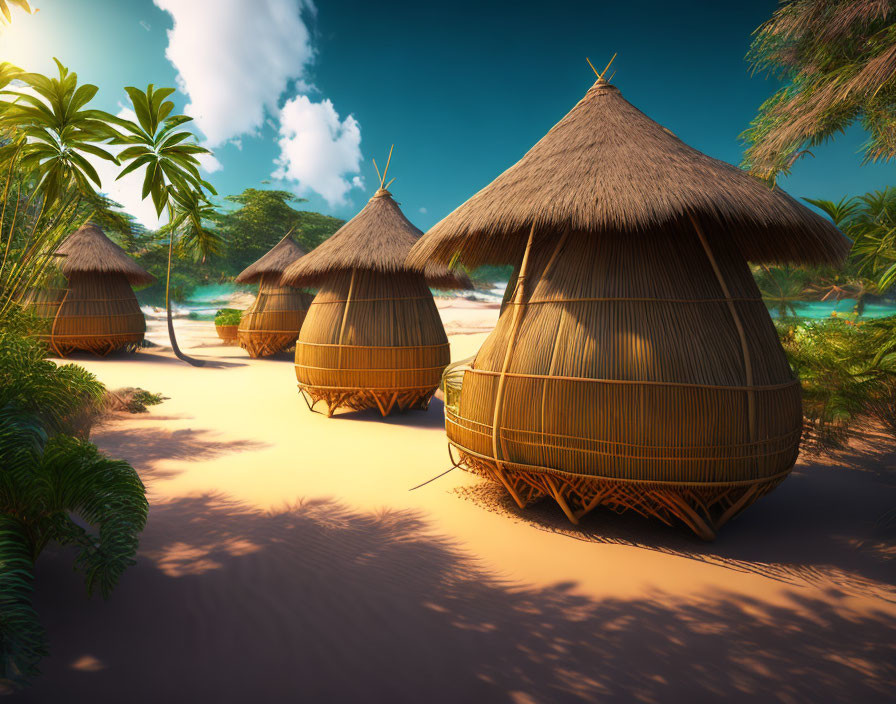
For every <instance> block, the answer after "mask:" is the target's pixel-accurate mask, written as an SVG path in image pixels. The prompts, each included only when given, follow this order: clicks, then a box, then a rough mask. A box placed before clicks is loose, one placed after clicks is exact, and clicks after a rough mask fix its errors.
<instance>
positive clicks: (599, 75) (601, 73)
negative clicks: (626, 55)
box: [585, 52, 618, 82]
mask: <svg viewBox="0 0 896 704" xmlns="http://www.w3.org/2000/svg"><path fill="white" fill-rule="evenodd" d="M617 53H618V52H617ZM616 55H617V54H615V53H614V54H613V58H612V59H610V63H608V64H607V67H606V68H605V69H604V70H603V71H601V72H600V73H598V72H597V69H596V68H594V64H593V63H591V59H589V58H588V57H587V56H586V57H585V61H587V62H588V65H589V66H590V67H591V70H592V71H594V75H595V76H597V80H599V81H602V80H604V75H606V73H607V71H608V70H609V68H610V66H612V64H613V61H614V60H615V59H616ZM615 75H616V72H615V71H613V75H612V76H610V78H611V79H612V78H613V76H615ZM608 82H609V81H608Z"/></svg>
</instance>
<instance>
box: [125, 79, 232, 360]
mask: <svg viewBox="0 0 896 704" xmlns="http://www.w3.org/2000/svg"><path fill="white" fill-rule="evenodd" d="M125 90H126V91H127V93H128V97H130V99H131V105H132V107H133V109H134V113H135V114H136V116H137V122H133V121H132V120H126V119H123V118H118V117H116V118H113V121H114V122H115V124H117V125H118V126H119V127H120V128H122V129H123V130H124V134H119V135H118V136H117V137H115V138H113V139H112V141H111V143H112V144H118V145H123V146H125V149H124V150H123V151H121V153H119V154H118V158H119V160H120V161H122V162H125V163H127V162H130V163H128V165H127V166H126V167H125V168H124V169H122V171H121V174H119V176H118V178H122V177H123V176H126V175H127V174H129V173H131V172H133V171H136V170H137V169H141V168H142V169H144V179H143V197H144V198H147V197H152V202H153V204H154V205H155V208H156V214H157V215H159V216H161V215H162V213H163V212H164V211H165V210H167V211H168V220H169V223H171V224H172V226H171V227H168V228H167V230H168V271H167V275H166V278H165V312H166V315H167V320H168V337H169V339H170V340H171V348H172V349H173V350H174V354H175V355H176V356H177V358H178V359H181V360H183V361H185V362H188V363H189V364H192V365H194V366H202V365H203V364H204V362H203V361H202V360H198V359H194V358H192V357H188V356H187V355H185V354H184V353H183V352H181V350H180V347H178V344H177V339H176V337H175V335H174V321H173V320H172V316H171V261H172V257H173V254H174V242H175V237H176V235H177V234H178V233H179V232H181V229H180V228H179V227H178V226H174V225H173V224H174V223H175V221H176V220H177V219H178V212H179V210H180V211H182V210H183V209H184V207H185V205H184V204H185V203H192V204H195V208H194V210H193V215H194V216H195V217H185V218H181V222H180V223H179V224H184V223H187V224H188V225H189V226H190V228H189V230H191V231H193V232H194V235H195V236H194V237H192V238H191V239H189V240H188V242H193V243H196V245H197V246H199V247H207V246H208V243H209V242H211V241H212V238H210V237H207V236H205V234H204V227H203V222H202V216H201V214H200V206H201V205H202V203H204V202H206V196H205V191H208V192H209V193H212V194H215V189H214V188H213V187H212V185H211V184H210V183H208V182H207V181H205V180H203V179H202V177H201V176H200V174H199V160H198V159H197V158H196V157H197V155H199V154H209V153H210V152H209V150H208V149H206V148H205V147H202V146H200V145H199V144H197V143H196V141H195V136H194V135H193V133H192V132H188V131H186V130H178V127H179V126H181V125H183V124H184V123H186V122H189V121H190V120H192V119H193V118H191V117H188V116H186V115H172V114H171V113H172V111H173V110H174V103H173V102H171V101H170V100H167V98H168V96H170V95H171V94H172V93H174V88H158V89H157V88H155V87H154V86H153V85H152V84H150V85H149V86H148V87H147V88H146V90H145V91H141V90H139V89H137V88H134V87H133V86H128V87H127V88H126V89H125Z"/></svg>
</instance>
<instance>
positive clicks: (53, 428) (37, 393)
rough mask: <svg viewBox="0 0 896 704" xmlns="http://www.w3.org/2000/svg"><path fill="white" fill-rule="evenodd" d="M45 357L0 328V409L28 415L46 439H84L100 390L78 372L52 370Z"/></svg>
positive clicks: (76, 368) (74, 367)
mask: <svg viewBox="0 0 896 704" xmlns="http://www.w3.org/2000/svg"><path fill="white" fill-rule="evenodd" d="M45 355H46V349H45V348H44V346H43V345H42V344H40V343H39V342H37V341H35V340H33V339H31V338H28V337H24V336H22V335H21V333H20V332H17V331H15V330H10V329H8V328H7V327H5V326H3V327H0V407H6V406H9V407H15V408H18V409H21V410H22V411H26V412H28V413H30V414H32V415H33V416H34V417H35V418H37V419H38V420H39V421H40V423H41V425H42V426H43V427H44V428H46V429H47V430H48V431H49V432H51V433H68V434H72V435H82V436H86V433H88V432H89V430H90V428H89V426H88V427H86V428H85V427H84V426H85V421H88V422H89V420H90V419H91V418H92V417H94V416H95V415H96V414H97V413H98V412H99V409H100V408H101V406H102V399H103V391H104V389H103V385H102V384H101V383H100V382H99V381H97V379H96V377H94V376H93V374H91V373H90V372H88V371H87V370H86V369H84V368H83V367H79V366H78V365H76V364H64V365H62V366H58V365H56V364H55V363H54V362H51V361H50V360H48V359H44V356H45Z"/></svg>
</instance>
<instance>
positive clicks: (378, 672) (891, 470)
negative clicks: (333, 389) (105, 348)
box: [11, 299, 896, 704]
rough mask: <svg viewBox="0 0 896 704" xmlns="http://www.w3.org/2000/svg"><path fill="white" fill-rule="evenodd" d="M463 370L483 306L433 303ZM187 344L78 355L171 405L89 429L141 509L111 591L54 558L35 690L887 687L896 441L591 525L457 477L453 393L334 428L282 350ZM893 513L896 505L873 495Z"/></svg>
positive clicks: (429, 697)
mask: <svg viewBox="0 0 896 704" xmlns="http://www.w3.org/2000/svg"><path fill="white" fill-rule="evenodd" d="M439 307H440V310H441V313H442V317H443V319H444V321H445V325H446V329H447V331H448V333H449V336H450V341H451V345H452V356H453V358H454V359H462V358H465V357H469V356H471V355H472V354H474V353H475V351H476V350H477V349H478V347H479V345H480V344H481V343H482V341H483V339H484V338H485V335H486V334H487V332H488V330H489V329H490V328H491V326H493V325H494V323H495V321H496V319H497V314H498V311H497V307H496V306H495V305H489V304H483V303H476V302H471V301H466V300H463V299H446V300H440V301H439ZM177 331H178V337H179V341H180V343H181V345H182V347H183V348H184V350H185V351H187V352H189V353H190V354H193V355H195V356H197V357H201V358H204V359H206V360H207V362H208V365H207V366H206V367H204V368H198V369H197V368H193V367H190V366H188V365H186V364H183V363H181V362H179V361H177V360H176V359H175V358H174V357H173V355H172V354H171V351H170V349H169V348H168V347H167V337H166V334H165V332H164V325H163V323H162V321H159V320H153V321H151V323H150V332H149V334H148V339H149V340H151V341H152V342H154V343H156V344H157V345H158V346H157V347H153V348H149V349H147V350H143V351H141V352H140V353H139V354H137V355H135V356H132V357H126V356H122V357H115V358H108V359H97V358H91V357H87V356H77V357H75V358H73V361H76V362H77V363H79V364H82V365H83V366H85V367H86V368H87V369H89V370H90V371H92V372H93V373H95V374H96V375H97V376H98V377H99V379H100V380H101V381H103V382H104V383H105V384H106V385H107V387H108V388H110V389H116V388H120V387H126V386H139V387H141V388H144V389H147V390H149V391H153V392H161V393H163V394H164V395H165V396H167V397H169V399H168V400H166V401H165V402H164V403H163V404H162V405H160V406H155V407H153V408H152V409H151V411H150V412H149V413H146V414H141V415H126V414H120V415H115V416H112V417H109V418H107V419H105V420H104V422H103V423H102V424H101V425H100V426H98V427H97V428H95V430H94V432H93V434H92V439H93V441H94V442H96V443H97V444H98V445H99V447H100V448H101V449H103V450H104V451H106V452H107V453H109V454H110V455H111V456H113V457H121V458H124V459H126V460H128V461H130V462H131V463H132V464H133V465H134V467H135V468H136V469H137V470H138V471H139V473H140V475H141V477H142V478H143V481H144V482H145V484H146V487H147V490H148V495H149V499H150V505H151V509H150V517H149V522H148V524H147V527H146V530H145V532H144V533H143V536H142V539H141V543H140V551H139V555H138V563H137V565H135V566H134V567H132V568H131V569H129V570H128V571H127V572H126V573H125V575H124V577H123V579H122V580H121V583H120V585H119V586H118V588H117V589H116V590H115V592H114V594H113V595H112V597H111V598H110V599H109V600H108V601H106V602H104V601H103V600H102V599H101V598H99V597H94V598H93V599H87V598H86V597H85V591H84V587H83V583H82V581H81V578H80V576H79V575H77V574H75V573H73V572H72V569H71V559H70V556H69V555H66V554H64V553H63V551H60V550H59V549H50V550H48V551H47V552H46V553H45V554H43V555H42V556H41V558H40V560H39V561H38V563H37V568H36V594H35V601H36V607H37V610H38V613H39V614H40V615H41V618H42V620H43V622H44V624H45V625H46V627H47V629H48V632H49V640H50V649H51V650H50V655H49V656H48V657H47V658H45V659H44V660H43V662H42V664H41V669H42V671H43V674H42V676H41V677H39V678H38V679H37V680H36V682H35V684H34V685H33V687H31V688H30V689H29V690H27V691H25V692H23V693H21V694H19V695H17V696H16V697H13V698H11V700H12V699H15V700H16V701H23V702H24V701H27V702H63V701H65V702H82V701H85V702H86V701H90V702H95V703H96V702H121V701H128V702H163V701H164V702H204V701H209V702H212V701H213V702H246V701H256V702H287V701H289V702H292V701H307V702H317V701H330V702H344V701H356V702H462V701H477V702H478V701H482V702H514V703H515V704H531V703H533V702H584V701H595V700H599V701H626V702H629V701H637V702H670V701H695V702H701V701H714V700H723V699H724V700H727V701H772V700H774V701H782V702H839V701H842V702H876V701H881V702H882V701H887V700H889V701H892V699H891V697H892V695H893V690H892V686H893V682H894V680H896V645H894V643H896V569H894V565H896V547H894V546H896V535H894V530H896V521H894V519H893V517H892V511H893V507H894V506H896V467H894V465H896V445H894V444H893V443H892V442H890V441H888V440H886V439H885V438H884V436H882V435H881V436H872V437H871V438H869V440H868V442H867V443H864V444H862V445H861V446H857V447H855V448H852V449H851V450H850V451H849V452H846V453H842V454H841V455H839V456H837V457H835V458H825V459H823V460H818V459H808V460H807V459H802V460H801V461H800V463H799V465H798V466H797V468H796V470H795V471H794V473H793V475H792V476H791V477H790V478H789V479H788V480H787V481H785V482H784V484H783V485H782V486H781V487H780V488H779V489H777V490H776V491H775V492H773V493H772V494H771V495H769V496H768V497H766V498H764V499H762V500H760V501H759V502H758V503H757V504H756V505H755V506H753V507H752V508H750V509H749V510H748V511H746V512H745V513H744V514H743V515H742V516H740V517H739V518H737V519H736V520H734V521H732V522H731V523H730V524H729V525H728V526H727V527H726V528H725V529H724V530H723V531H722V533H721V535H720V537H719V538H718V540H717V541H716V542H714V543H708V544H707V543H702V542H700V541H698V540H697V539H696V538H694V537H692V536H691V535H690V534H689V533H688V532H687V531H686V530H685V529H684V528H668V527H666V526H663V525H662V524H660V523H658V522H656V521H648V520H646V519H642V518H639V517H637V516H631V515H623V516H618V515H616V514H614V513H611V512H609V511H601V510H598V511H595V512H594V514H593V515H591V516H589V517H588V518H587V519H586V520H585V521H583V524H582V526H580V527H579V528H576V527H573V526H571V525H569V524H568V523H566V521H565V519H564V518H563V515H562V513H561V512H560V510H559V508H557V507H556V506H555V505H553V504H552V503H548V502H545V503H544V504H542V505H539V506H537V507H535V508H533V509H530V510H528V511H526V512H521V511H519V510H517V509H516V508H515V507H514V506H512V505H511V504H510V503H509V502H508V501H507V499H506V498H505V497H504V495H503V493H502V492H501V491H498V490H497V489H496V488H495V487H492V486H490V485H487V484H486V483H484V482H483V480H480V479H478V478H476V477H473V476H470V475H467V474H464V473H462V472H461V471H460V470H455V471H452V472H450V473H448V474H447V475H445V476H443V477H441V478H439V479H436V480H435V481H432V482H431V483H428V484H426V485H425V486H422V487H420V488H418V489H415V490H413V491H411V489H412V487H415V486H417V485H419V484H421V483H423V482H426V481H427V480H429V479H432V478H433V477H435V476H436V475H438V474H440V473H441V472H444V471H446V470H448V469H449V468H450V466H451V465H450V462H449V459H448V453H447V445H446V441H445V435H444V430H443V406H442V403H441V401H440V400H439V399H438V398H437V399H435V400H434V401H433V403H432V404H431V406H430V409H429V410H428V411H427V412H425V413H423V412H416V413H414V412H412V413H408V414H405V415H395V416H391V417H389V418H388V419H385V420H383V419H381V418H380V417H379V415H378V414H375V413H372V412H371V413H368V412H365V413H354V414H346V415H341V416H338V417H335V418H333V419H327V418H326V417H325V416H323V415H319V414H316V413H310V412H309V411H308V409H307V408H306V405H305V402H304V401H303V400H302V398H301V397H300V396H299V394H298V393H297V392H296V387H295V377H294V373H293V367H292V361H291V359H290V356H289V355H288V354H284V355H282V356H281V357H280V358H277V359H267V360H252V359H249V358H248V356H247V355H246V354H245V353H244V352H243V351H242V350H241V349H239V348H238V347H227V346H222V345H221V344H220V341H219V340H218V339H217V337H216V336H215V332H214V327H213V325H212V324H211V323H209V322H200V321H190V320H186V319H182V320H178V321H177ZM888 511H889V512H890V514H889V518H887V512H888Z"/></svg>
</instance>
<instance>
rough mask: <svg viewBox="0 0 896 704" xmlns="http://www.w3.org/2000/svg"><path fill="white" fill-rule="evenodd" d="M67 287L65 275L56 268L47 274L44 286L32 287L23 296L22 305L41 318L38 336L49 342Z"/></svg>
mask: <svg viewBox="0 0 896 704" xmlns="http://www.w3.org/2000/svg"><path fill="white" fill-rule="evenodd" d="M67 288H68V282H67V281H66V279H65V276H63V275H62V273H61V272H60V271H59V270H58V269H56V270H55V271H53V272H51V273H50V274H49V275H48V276H47V280H46V282H45V283H44V284H43V285H42V286H40V287H39V288H33V289H31V290H30V291H28V293H26V294H25V296H24V297H23V298H22V307H23V308H24V309H25V310H27V311H30V312H31V313H33V314H34V315H35V316H37V318H39V320H40V331H41V332H40V334H39V335H38V337H40V338H41V339H42V340H44V341H46V342H49V339H50V330H51V329H52V327H53V320H54V319H55V318H56V312H57V311H58V310H59V304H60V303H62V299H63V298H64V297H65V292H66V290H67Z"/></svg>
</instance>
